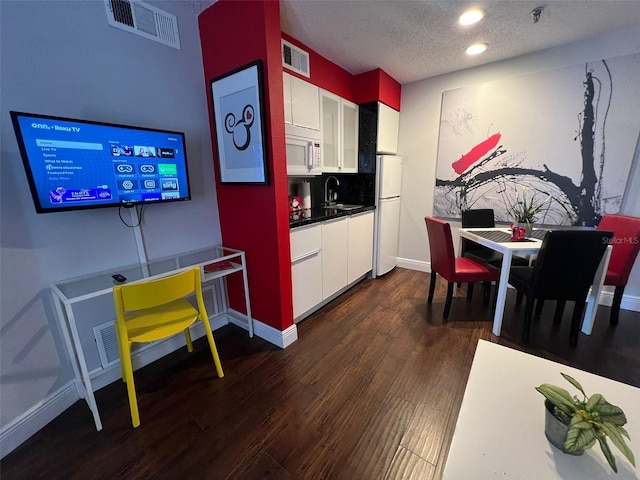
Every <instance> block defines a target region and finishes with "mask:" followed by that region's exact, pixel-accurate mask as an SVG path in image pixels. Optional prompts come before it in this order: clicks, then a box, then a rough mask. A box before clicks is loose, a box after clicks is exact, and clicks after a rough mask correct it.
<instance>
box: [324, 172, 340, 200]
mask: <svg viewBox="0 0 640 480" xmlns="http://www.w3.org/2000/svg"><path fill="white" fill-rule="evenodd" d="M332 178H333V179H334V180H335V181H336V186H338V185H340V180H338V179H337V178H336V177H334V176H333V175H330V176H328V177H327V179H326V180H325V181H324V203H325V205H333V204H334V203H335V202H334V201H333V198H330V196H329V192H332V191H331V190H328V186H329V180H331V179H332ZM332 193H333V192H332Z"/></svg>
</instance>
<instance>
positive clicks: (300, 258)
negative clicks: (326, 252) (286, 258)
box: [291, 248, 321, 263]
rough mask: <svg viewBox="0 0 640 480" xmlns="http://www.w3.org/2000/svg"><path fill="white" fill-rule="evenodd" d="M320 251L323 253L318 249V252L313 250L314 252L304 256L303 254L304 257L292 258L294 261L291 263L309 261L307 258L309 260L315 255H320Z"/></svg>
mask: <svg viewBox="0 0 640 480" xmlns="http://www.w3.org/2000/svg"><path fill="white" fill-rule="evenodd" d="M320 251H321V249H320V248H318V249H317V250H313V251H312V252H307V253H303V254H302V255H300V256H299V257H296V258H292V259H291V263H297V262H299V261H301V260H305V259H307V258H309V257H313V256H314V255H317V254H319V253H320Z"/></svg>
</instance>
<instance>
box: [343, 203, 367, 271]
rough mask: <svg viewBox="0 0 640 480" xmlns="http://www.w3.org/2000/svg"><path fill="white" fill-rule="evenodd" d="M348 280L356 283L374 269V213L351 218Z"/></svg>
mask: <svg viewBox="0 0 640 480" xmlns="http://www.w3.org/2000/svg"><path fill="white" fill-rule="evenodd" d="M348 245H349V248H348V253H347V255H348V268H347V272H348V275H347V280H348V282H349V283H351V282H353V281H355V280H356V279H358V278H359V277H361V276H362V275H364V274H365V273H367V272H369V271H371V269H372V268H373V212H365V213H361V214H359V215H352V216H350V217H349V243H348Z"/></svg>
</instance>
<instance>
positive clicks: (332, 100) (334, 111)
mask: <svg viewBox="0 0 640 480" xmlns="http://www.w3.org/2000/svg"><path fill="white" fill-rule="evenodd" d="M320 97H321V99H322V101H321V108H320V112H321V114H322V171H323V172H339V171H340V97H338V96H336V95H333V94H332V93H329V92H325V91H322V92H321V93H320Z"/></svg>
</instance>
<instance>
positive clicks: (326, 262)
mask: <svg viewBox="0 0 640 480" xmlns="http://www.w3.org/2000/svg"><path fill="white" fill-rule="evenodd" d="M348 236H349V223H348V218H341V219H337V220H329V221H326V222H324V223H323V224H322V298H323V299H326V298H328V297H330V296H331V295H333V294H334V293H336V292H337V291H338V290H340V289H342V288H344V287H346V286H347V239H348Z"/></svg>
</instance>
